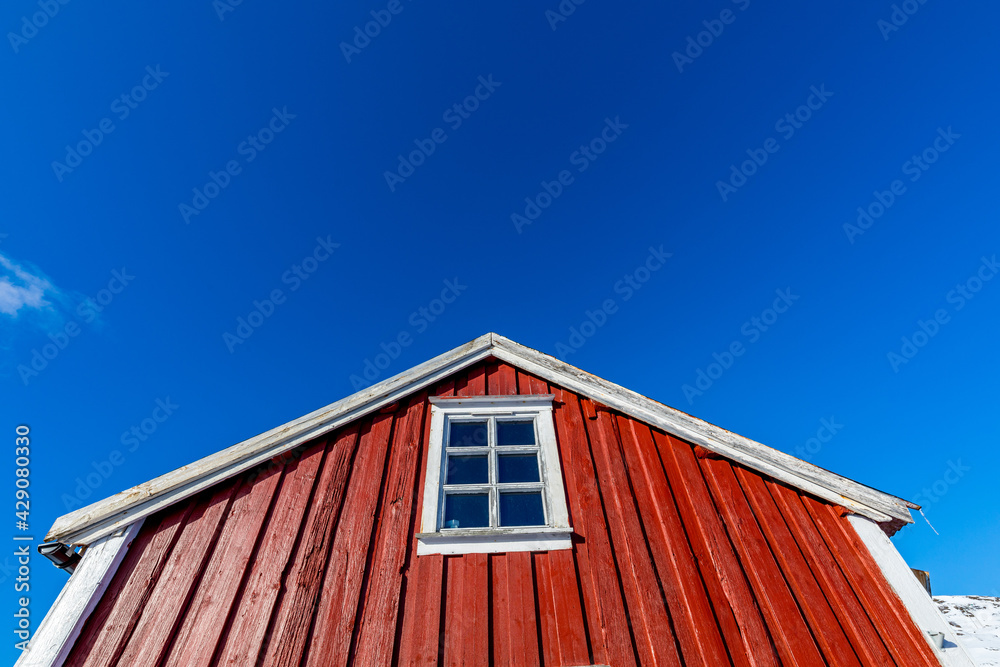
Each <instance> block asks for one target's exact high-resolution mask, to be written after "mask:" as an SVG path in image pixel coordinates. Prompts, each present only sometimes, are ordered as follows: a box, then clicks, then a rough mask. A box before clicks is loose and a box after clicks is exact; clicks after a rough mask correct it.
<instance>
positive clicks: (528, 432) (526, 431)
mask: <svg viewBox="0 0 1000 667" xmlns="http://www.w3.org/2000/svg"><path fill="white" fill-rule="evenodd" d="M533 444H535V422H533V421H519V422H501V421H498V422H497V445H500V446H503V445H533Z"/></svg>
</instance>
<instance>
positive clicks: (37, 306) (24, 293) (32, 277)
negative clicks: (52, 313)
mask: <svg viewBox="0 0 1000 667" xmlns="http://www.w3.org/2000/svg"><path fill="white" fill-rule="evenodd" d="M53 299H55V300H56V301H61V300H62V293H61V291H60V290H59V288H58V287H56V286H55V285H53V284H52V282H51V281H50V280H49V279H48V278H47V277H46V276H45V274H43V273H42V272H41V271H38V270H37V269H36V270H34V272H32V271H31V270H28V269H26V268H25V267H24V266H22V265H21V264H18V263H17V262H14V261H13V260H11V259H10V258H9V257H7V255H5V254H4V253H2V252H0V313H3V314H4V315H9V316H11V317H15V318H16V317H17V316H18V313H19V311H21V309H22V308H24V309H28V310H34V311H49V310H52V308H53V305H52V300H53Z"/></svg>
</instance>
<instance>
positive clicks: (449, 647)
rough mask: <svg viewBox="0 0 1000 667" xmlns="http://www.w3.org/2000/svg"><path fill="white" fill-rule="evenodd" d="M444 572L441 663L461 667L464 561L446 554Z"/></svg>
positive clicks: (463, 639) (459, 557)
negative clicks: (444, 590)
mask: <svg viewBox="0 0 1000 667" xmlns="http://www.w3.org/2000/svg"><path fill="white" fill-rule="evenodd" d="M444 574H445V577H444V578H445V589H446V592H445V597H444V605H445V615H444V647H443V648H444V651H443V654H442V656H441V658H442V660H441V664H443V665H446V666H447V667H461V665H462V664H464V662H463V661H464V660H465V655H464V653H465V652H464V649H465V635H464V630H465V628H464V625H463V609H462V603H463V602H464V601H465V563H464V562H462V557H461V556H447V557H446V558H445V559H444Z"/></svg>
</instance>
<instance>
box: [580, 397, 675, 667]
mask: <svg viewBox="0 0 1000 667" xmlns="http://www.w3.org/2000/svg"><path fill="white" fill-rule="evenodd" d="M613 420H614V416H613V415H612V414H611V413H610V412H608V411H607V410H600V411H598V413H597V419H596V420H593V421H591V420H588V421H587V422H586V426H587V432H588V434H589V436H590V444H591V449H592V450H593V452H594V461H595V464H596V468H597V479H598V482H599V484H600V493H601V497H602V499H603V503H604V509H605V511H606V512H607V520H608V524H609V528H610V532H611V539H612V543H613V549H614V553H613V557H614V559H615V560H616V561H617V563H618V569H619V572H620V576H621V582H622V588H623V589H624V591H625V600H626V602H627V605H628V615H629V620H630V621H631V623H632V634H633V636H634V637H635V642H636V648H637V649H638V651H639V656H640V658H641V663H642V664H650V665H653V664H656V665H676V666H678V667H679V665H680V664H681V660H680V655H679V654H678V652H677V642H676V638H675V637H674V634H673V630H672V626H671V620H670V616H669V615H668V614H667V610H666V607H665V606H664V600H663V596H662V595H661V593H660V587H659V584H658V583H657V577H656V573H655V572H654V571H653V567H652V559H651V557H650V554H649V549H648V547H647V545H646V540H645V536H644V535H643V530H642V525H641V524H640V522H639V517H638V515H637V512H636V508H635V499H634V498H633V497H632V494H631V489H630V487H629V483H628V480H627V479H626V477H625V470H624V467H623V465H622V456H621V443H620V442H619V440H618V435H617V433H616V432H615V429H614V421H613Z"/></svg>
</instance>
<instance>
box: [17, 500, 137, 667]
mask: <svg viewBox="0 0 1000 667" xmlns="http://www.w3.org/2000/svg"><path fill="white" fill-rule="evenodd" d="M141 527H142V519H140V520H138V521H136V522H135V523H133V524H131V525H129V526H125V527H124V528H122V529H121V530H120V531H118V532H116V533H115V534H113V535H109V536H107V537H103V538H101V539H99V540H96V541H95V542H94V543H93V544H91V545H90V546H89V547H87V550H86V551H85V552H84V553H83V557H82V558H80V562H79V564H78V565H77V566H76V570H75V571H74V572H73V574H72V575H70V578H69V581H67V582H66V585H65V586H63V589H62V591H60V592H59V596H58V597H57V598H56V601H55V602H53V603H52V606H51V607H50V608H49V612H48V613H47V614H46V615H45V618H44V619H43V620H42V622H41V624H40V625H39V626H38V630H36V631H35V635H34V636H33V637H32V638H31V642H30V643H29V644H28V650H27V651H25V652H24V653H22V654H21V657H20V658H18V660H17V663H16V664H15V666H14V667H58V665H62V664H63V662H65V660H66V658H67V657H68V656H69V652H70V651H71V650H72V649H73V644H75V643H76V640H77V638H78V637H79V636H80V631H81V630H83V624H84V623H86V622H87V618H88V617H89V616H90V614H91V613H92V612H93V611H94V609H95V608H96V607H97V603H98V602H100V601H101V596H102V595H103V594H104V590H105V589H106V588H107V587H108V584H110V583H111V579H112V577H114V576H115V572H116V571H117V570H118V565H119V564H121V562H122V559H124V558H125V553H126V552H127V551H128V548H129V545H131V544H132V540H134V539H135V537H136V536H137V535H138V534H139V529H140V528H141Z"/></svg>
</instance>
